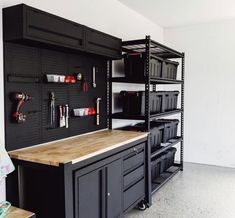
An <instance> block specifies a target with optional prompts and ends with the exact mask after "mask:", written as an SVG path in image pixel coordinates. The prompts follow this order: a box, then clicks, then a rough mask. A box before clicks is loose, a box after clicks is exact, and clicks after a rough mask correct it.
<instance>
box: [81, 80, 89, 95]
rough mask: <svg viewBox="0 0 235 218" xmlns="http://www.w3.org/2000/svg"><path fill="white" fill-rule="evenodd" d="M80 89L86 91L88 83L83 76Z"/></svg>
mask: <svg viewBox="0 0 235 218" xmlns="http://www.w3.org/2000/svg"><path fill="white" fill-rule="evenodd" d="M82 91H83V92H88V83H87V80H86V78H85V77H83V80H82Z"/></svg>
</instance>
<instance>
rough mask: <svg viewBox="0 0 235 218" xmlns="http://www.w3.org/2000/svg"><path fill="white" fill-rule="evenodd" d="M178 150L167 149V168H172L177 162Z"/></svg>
mask: <svg viewBox="0 0 235 218" xmlns="http://www.w3.org/2000/svg"><path fill="white" fill-rule="evenodd" d="M176 151H177V149H176V148H173V147H172V148H169V149H167V152H168V154H167V168H170V167H171V166H173V165H174V162H175V153H176Z"/></svg>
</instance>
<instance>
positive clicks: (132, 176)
mask: <svg viewBox="0 0 235 218" xmlns="http://www.w3.org/2000/svg"><path fill="white" fill-rule="evenodd" d="M143 177H144V165H143V166H141V167H138V168H137V169H135V170H134V171H132V172H130V173H128V174H127V175H125V176H124V183H123V185H124V189H126V188H128V186H130V185H131V184H133V183H135V182H136V181H138V180H140V179H141V178H143Z"/></svg>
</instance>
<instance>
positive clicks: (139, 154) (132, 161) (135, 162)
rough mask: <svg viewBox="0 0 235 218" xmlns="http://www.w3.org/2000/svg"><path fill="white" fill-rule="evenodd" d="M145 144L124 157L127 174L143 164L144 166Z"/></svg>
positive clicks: (136, 147) (124, 168)
mask: <svg viewBox="0 0 235 218" xmlns="http://www.w3.org/2000/svg"><path fill="white" fill-rule="evenodd" d="M144 145H145V144H144V143H143V144H140V145H137V146H135V147H134V148H131V149H130V153H129V154H128V155H126V156H125V157H124V161H123V170H124V172H127V171H129V170H131V169H134V168H136V167H138V166H140V165H141V164H144Z"/></svg>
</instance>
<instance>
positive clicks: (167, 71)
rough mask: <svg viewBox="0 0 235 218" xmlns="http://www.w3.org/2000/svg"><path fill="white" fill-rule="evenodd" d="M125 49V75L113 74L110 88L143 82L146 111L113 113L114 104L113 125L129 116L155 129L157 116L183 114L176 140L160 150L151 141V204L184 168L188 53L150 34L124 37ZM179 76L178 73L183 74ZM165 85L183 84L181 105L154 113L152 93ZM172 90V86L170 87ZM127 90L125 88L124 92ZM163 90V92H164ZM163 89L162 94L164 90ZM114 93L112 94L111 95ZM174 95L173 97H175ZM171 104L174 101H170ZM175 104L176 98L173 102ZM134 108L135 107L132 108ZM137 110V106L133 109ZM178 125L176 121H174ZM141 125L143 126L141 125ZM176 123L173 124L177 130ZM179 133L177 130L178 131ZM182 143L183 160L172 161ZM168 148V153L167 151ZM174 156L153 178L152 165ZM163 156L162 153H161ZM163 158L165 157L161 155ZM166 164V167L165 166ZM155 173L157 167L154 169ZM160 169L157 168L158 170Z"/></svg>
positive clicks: (145, 129)
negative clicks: (154, 38)
mask: <svg viewBox="0 0 235 218" xmlns="http://www.w3.org/2000/svg"><path fill="white" fill-rule="evenodd" d="M122 51H123V58H124V71H126V72H125V76H124V77H110V79H109V87H110V88H109V91H110V93H112V92H113V91H112V90H113V88H112V85H113V83H123V84H125V83H126V84H131V83H132V84H142V85H144V87H145V89H144V90H145V91H144V92H141V94H143V93H144V95H145V96H144V97H145V98H144V103H143V101H142V102H141V103H142V104H143V105H144V110H142V112H143V111H144V113H139V114H134V113H132V114H130V113H129V114H127V113H125V111H124V109H125V108H124V109H123V112H115V113H112V107H110V111H111V113H110V116H109V123H110V125H111V126H112V120H113V119H119V120H120V119H125V120H135V121H136V120H139V121H144V123H142V126H143V128H142V131H148V132H151V129H150V122H151V121H152V120H155V119H156V118H162V117H166V116H171V115H177V114H178V115H180V117H181V118H180V124H179V126H180V136H177V137H175V138H174V140H170V141H168V143H167V144H165V146H160V147H159V148H158V149H157V150H151V148H150V145H149V147H148V152H147V153H148V157H147V158H148V173H149V175H150V176H149V180H150V181H149V183H148V184H149V185H148V187H147V188H148V204H149V205H151V196H152V195H153V194H154V193H155V192H156V191H157V190H159V189H160V188H161V187H162V186H163V185H164V184H165V183H167V182H168V181H169V180H170V179H171V178H172V177H173V176H174V175H175V174H176V173H177V172H179V171H182V170H183V152H184V75H185V65H184V61H185V59H184V53H180V52H178V51H176V50H174V49H171V48H169V47H167V46H165V45H162V44H160V43H158V42H156V41H154V40H152V39H151V38H150V36H146V38H145V39H140V40H132V41H124V42H122ZM172 59H173V60H177V61H180V62H181V63H180V67H181V73H180V75H179V76H180V79H178V78H176V75H177V67H178V65H179V63H178V62H175V61H172ZM179 76H178V77H179ZM158 85H161V86H163V87H165V86H168V85H177V86H178V85H179V86H180V87H178V88H179V89H180V101H181V102H180V108H175V107H171V106H169V107H168V109H169V110H165V111H163V112H161V111H159V112H158V113H152V112H151V108H150V101H151V99H152V95H153V94H154V93H157V92H156V89H157V86H158ZM168 90H169V89H168ZM152 92H153V93H152ZM122 93H123V92H122ZM161 93H163V92H161ZM161 93H160V94H161ZM172 93H173V95H175V94H176V95H178V93H177V92H172ZM109 96H111V95H109ZM174 99H175V98H174V96H173V98H172V97H170V101H171V102H172V101H175V100H174ZM112 101H113V99H112V98H110V99H109V104H111V103H112ZM129 104H130V105H131V104H132V105H134V104H133V102H132V103H131V102H129ZM170 104H171V103H170ZM173 105H174V102H173ZM129 109H130V111H131V108H129ZM132 110H133V111H135V109H134V108H133V109H132ZM173 125H175V124H173ZM177 125H178V124H177ZM128 128H129V129H131V130H133V129H134V128H136V126H134V127H133V126H132V127H130V126H129V127H124V129H128ZM138 128H139V127H138ZM174 128H175V127H173V131H175V130H174ZM159 133H160V127H159V130H158V134H159ZM174 134H175V133H174ZM176 145H179V146H180V149H179V151H180V161H179V162H178V163H172V157H174V155H175V150H174V151H172V149H170V148H172V147H173V146H176ZM166 152H167V153H166ZM167 155H168V156H170V158H169V159H168V160H167V161H168V162H170V163H171V165H173V166H172V167H171V168H169V169H168V170H166V171H164V172H162V173H161V174H159V173H157V174H158V178H157V179H156V180H153V179H151V177H152V176H153V175H152V176H151V165H152V166H157V165H158V163H159V162H161V161H162V163H163V165H165V163H164V161H165V160H162V159H164V158H165V157H166V156H167ZM161 156H162V157H161ZM161 158H162V159H161ZM163 168H164V167H163ZM152 172H153V173H154V170H152ZM155 172H156V171H155Z"/></svg>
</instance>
